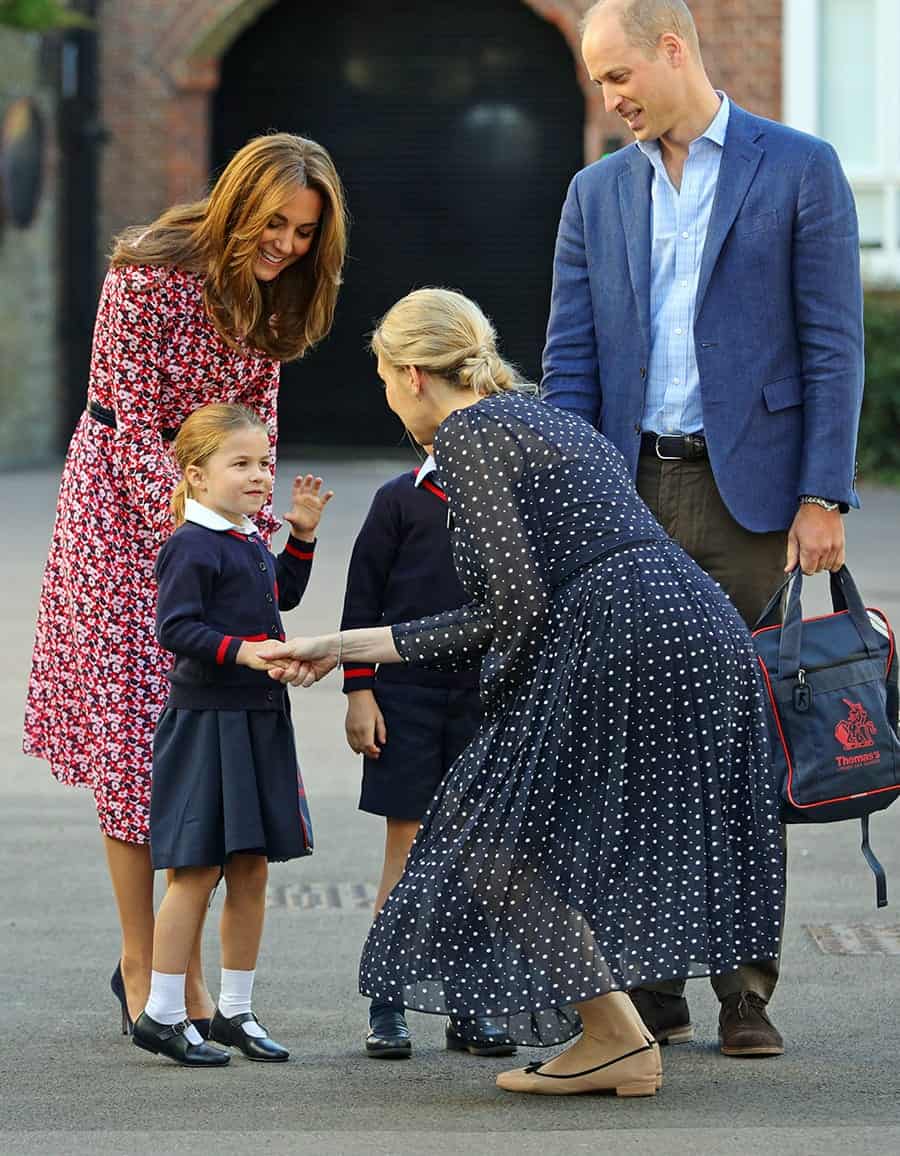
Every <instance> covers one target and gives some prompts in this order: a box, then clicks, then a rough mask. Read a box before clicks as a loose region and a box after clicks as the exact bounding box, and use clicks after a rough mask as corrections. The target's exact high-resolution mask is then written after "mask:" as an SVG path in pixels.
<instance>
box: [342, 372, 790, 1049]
mask: <svg viewBox="0 0 900 1156" xmlns="http://www.w3.org/2000/svg"><path fill="white" fill-rule="evenodd" d="M435 449H436V456H437V460H438V467H439V469H440V473H441V478H442V481H443V482H444V484H445V486H446V489H447V492H448V495H449V497H450V502H451V509H452V511H453V517H454V551H455V557H456V563H457V568H458V569H459V571H460V576H461V578H462V580H463V583H464V585H465V586H466V589H467V590H468V591H469V592H470V594H471V595H472V597H473V601H472V602H471V603H469V604H468V605H467V606H466V607H464V608H463V609H462V610H458V611H453V612H451V613H449V614H443V615H437V616H434V617H431V618H427V619H421V620H419V621H418V622H414V623H405V624H403V625H401V626H397V627H395V629H394V637H395V641H396V644H397V647H398V649H399V650H400V652H401V654H402V655H403V657H404V658H405V659H407V660H409V661H416V662H424V663H436V664H442V665H446V664H448V663H449V662H451V661H457V662H459V663H460V664H463V665H464V664H466V663H467V662H469V661H471V659H472V658H473V657H477V656H482V655H483V656H484V665H483V675H482V687H483V693H484V697H485V702H486V707H487V714H486V720H485V723H484V725H483V726H482V728H481V730H480V731H479V734H478V736H477V737H476V739H475V740H474V742H473V743H472V744H471V746H469V747H468V748H467V750H466V751H464V752H463V754H462V755H461V756H460V758H459V759H458V760H457V762H456V763H455V764H454V767H453V769H452V770H451V772H450V774H449V775H448V776H447V778H446V779H445V781H444V784H443V785H442V787H441V789H440V791H439V793H438V795H437V796H436V797H435V799H434V800H433V802H432V804H431V807H430V809H429V812H428V814H427V816H426V818H425V820H424V823H423V826H422V830H421V831H420V833H419V836H418V838H417V840H416V843H415V846H414V847H413V851H412V854H411V856H410V859H409V863H408V865H407V870H406V873H405V875H404V877H403V879H402V880H401V881H400V883H399V884H398V885H397V887H396V888H395V889H394V891H393V893H392V894H391V897H390V899H389V900H388V903H387V905H386V906H385V908H384V911H383V912H382V913H381V915H380V916H379V917H378V919H377V920H376V922H375V924H374V926H373V928H372V931H371V933H370V936H369V939H368V941H367V943H366V946H365V949H364V952H363V957H362V962H361V965H360V988H361V990H362V991H363V992H364V993H365V994H367V995H371V996H374V997H376V998H378V999H392V1000H398V1001H401V1002H404V1003H406V1004H407V1006H409V1007H412V1008H415V1009H417V1010H421V1011H426V1012H435V1013H449V1014H452V1015H456V1016H472V1015H489V1016H492V1017H494V1018H495V1019H497V1020H498V1021H500V1022H501V1023H504V1024H505V1025H506V1028H507V1032H508V1034H509V1038H510V1039H511V1040H513V1041H514V1042H516V1043H519V1044H524V1045H548V1044H556V1043H561V1042H563V1041H565V1040H567V1039H569V1038H570V1037H571V1036H572V1035H574V1034H575V1033H576V1032H577V1031H578V1030H580V1025H579V1021H578V1016H577V1014H576V1013H575V1011H574V1009H573V1008H572V1006H571V1005H572V1004H574V1003H577V1002H579V1001H581V1000H585V999H589V998H591V997H592V996H594V995H599V994H602V993H604V992H607V991H610V990H616V989H620V988H630V987H634V986H638V985H640V984H641V983H651V982H654V981H658V980H661V979H668V978H673V977H677V976H696V975H704V974H709V973H711V972H712V973H716V974H718V973H722V972H727V971H730V970H733V969H734V968H735V967H737V966H738V965H739V964H740V963H742V962H744V961H747V960H751V959H765V958H771V957H774V956H775V954H776V953H777V945H778V931H779V922H780V914H781V903H782V860H781V848H780V842H779V832H778V823H777V817H776V815H777V806H776V799H775V789H774V783H773V779H772V773H771V768H770V763H769V758H768V746H767V738H766V730H765V717H764V714H763V704H762V697H761V690H760V685H759V682H758V678H757V673H756V663H755V657H754V652H753V647H752V643H751V641H750V638H749V635H748V633H747V630H746V628H745V627H744V625H743V623H742V622H741V620H740V618H739V617H738V615H737V613H736V611H735V610H734V608H733V607H732V605H731V603H730V602H729V601H728V599H727V598H726V597H725V595H724V594H723V593H722V591H721V590H720V588H719V587H718V586H717V585H716V584H715V582H713V581H712V579H710V578H709V577H708V576H707V575H706V574H705V573H704V572H703V571H702V570H700V568H699V567H698V566H697V565H696V564H695V563H694V562H693V561H692V560H691V559H690V558H689V557H688V556H687V555H686V554H685V553H684V552H683V551H682V550H681V549H680V548H679V547H678V546H676V545H675V544H674V543H672V542H670V541H669V540H668V539H667V538H666V537H665V535H664V534H663V532H662V530H661V529H660V527H659V525H658V523H656V521H655V520H654V519H653V517H652V515H651V514H650V513H649V511H648V510H647V508H646V507H645V506H644V505H643V503H642V502H641V501H640V499H639V498H638V496H637V494H636V492H635V490H634V487H633V485H632V483H631V480H630V478H629V477H628V475H627V472H626V469H625V466H624V462H623V460H622V458H621V456H620V455H619V454H618V452H617V451H616V450H615V449H614V448H613V447H612V446H611V445H610V443H609V442H607V441H606V439H604V438H603V437H601V436H600V435H599V434H597V433H596V432H595V431H594V430H592V429H591V427H590V426H588V425H587V423H585V422H583V421H582V420H581V419H580V418H577V417H575V416H573V415H571V414H567V413H564V412H563V411H560V410H557V409H552V408H550V407H545V406H543V405H542V404H541V403H540V402H538V401H536V400H533V399H531V398H528V397H523V396H521V395H503V396H499V397H492V398H487V399H485V400H483V401H481V402H479V403H478V404H477V405H475V406H472V407H470V408H468V409H466V410H463V411H458V412H457V413H455V414H453V415H452V416H451V417H450V418H448V419H447V420H446V421H445V422H444V423H443V424H442V426H441V427H440V430H439V431H438V435H437V437H436V443H435ZM591 559H593V560H591Z"/></svg>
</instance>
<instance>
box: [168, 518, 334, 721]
mask: <svg viewBox="0 0 900 1156" xmlns="http://www.w3.org/2000/svg"><path fill="white" fill-rule="evenodd" d="M314 548H315V542H304V541H301V540H300V539H299V538H294V537H290V538H288V541H287V544H286V545H285V548H284V550H282V552H281V553H280V554H279V555H278V557H277V558H276V557H275V556H274V555H273V554H272V553H271V552H270V551H269V550H268V549H267V548H266V546H265V545H264V544H263V542H262V541H261V539H260V537H259V535H258V534H242V533H240V532H239V531H238V530H213V529H208V528H207V527H206V526H201V525H198V524H197V523H194V522H185V523H184V524H183V525H181V526H179V527H178V529H177V530H176V531H175V533H174V534H173V535H172V536H171V538H169V539H168V541H167V542H166V543H165V544H164V545H163V547H162V549H161V550H160V552H159V555H158V557H157V559H156V581H157V583H158V586H159V591H158V596H157V603H156V637H157V639H158V640H159V644H160V646H162V647H164V649H166V650H170V651H172V653H173V654H174V655H175V662H174V665H173V666H172V670H171V672H170V673H169V682H170V688H169V698H168V701H167V703H166V705H167V706H168V707H173V708H179V709H182V710H280V709H282V708H283V707H284V704H285V698H286V694H287V689H286V687H284V686H282V685H280V684H279V683H277V682H275V681H274V680H273V679H271V678H270V677H269V675H268V674H267V673H266V672H265V671H264V670H251V669H250V667H248V666H238V665H237V663H236V662H235V658H236V657H237V652H238V650H239V649H240V646H241V643H242V642H263V641H264V640H265V639H267V638H274V639H282V640H283V639H284V627H283V626H282V624H281V615H280V614H279V612H278V611H279V608H280V609H281V610H290V609H292V608H293V607H294V606H296V605H297V603H298V602H299V601H300V599H301V597H302V595H303V591H304V590H305V589H306V584H307V582H308V581H309V574H310V570H311V569H312V559H313V552H314Z"/></svg>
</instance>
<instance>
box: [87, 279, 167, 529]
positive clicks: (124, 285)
mask: <svg viewBox="0 0 900 1156" xmlns="http://www.w3.org/2000/svg"><path fill="white" fill-rule="evenodd" d="M166 276H167V271H166V270H164V269H146V268H135V267H132V266H123V267H122V268H119V269H112V270H110V272H109V273H108V274H107V276H106V281H105V283H104V286H103V294H102V296H101V300H100V308H99V310H98V313H97V329H98V330H99V331H100V332H99V333H98V334H97V335H95V339H94V345H95V349H101V350H102V351H103V352H102V354H101V355H100V356H101V357H102V360H103V364H102V365H97V364H96V363H95V365H94V366H93V367H92V370H93V373H94V374H95V375H97V376H101V375H102V376H105V377H106V379H107V381H108V385H109V392H110V396H111V398H112V402H113V407H114V409H115V412H116V423H117V428H116V436H115V441H114V446H115V450H114V454H115V457H116V458H117V459H118V462H119V464H120V466H121V471H122V477H123V479H124V482H125V485H126V486H127V488H128V492H129V495H130V498H131V502H132V504H133V506H134V508H135V509H136V510H137V511H138V513H139V515H140V517H141V520H142V521H143V523H144V525H145V526H146V527H147V528H148V529H149V530H150V531H151V533H152V534H153V536H154V538H155V540H156V542H157V544H158V545H161V544H162V543H163V542H164V541H165V540H166V539H167V538H168V536H169V535H170V534H171V532H172V530H173V528H174V527H173V523H172V515H171V513H170V512H169V499H170V497H171V494H172V490H173V489H174V488H175V485H176V484H177V482H178V470H177V468H176V466H175V462H174V459H173V458H172V456H171V454H170V453H169V450H168V449H167V447H166V444H165V442H164V441H163V439H162V430H161V427H162V424H163V423H162V421H161V420H160V394H161V388H162V385H161V379H162V374H161V372H160V359H161V354H162V349H163V344H164V341H165V332H164V329H165V326H164V322H165V308H166V306H165V281H166Z"/></svg>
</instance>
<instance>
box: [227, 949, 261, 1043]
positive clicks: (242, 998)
mask: <svg viewBox="0 0 900 1156" xmlns="http://www.w3.org/2000/svg"><path fill="white" fill-rule="evenodd" d="M255 978H256V971H233V970H229V968H227V967H223V968H222V989H221V991H220V992H219V1011H220V1012H221V1013H222V1015H223V1016H224V1017H225V1018H226V1019H227V1020H229V1019H231V1017H232V1016H239V1015H241V1014H242V1013H243V1012H248V1011H252V1010H253V1009H252V1006H251V996H252V995H253V981H254V979H255ZM241 1029H242V1030H243V1031H244V1033H245V1034H246V1035H248V1036H253V1037H255V1038H256V1039H262V1038H264V1036H265V1034H266V1033H265V1032H264V1031H263V1030H262V1028H261V1027H260V1026H259V1024H255V1023H254V1022H253V1021H252V1020H250V1021H249V1022H247V1023H245V1024H241Z"/></svg>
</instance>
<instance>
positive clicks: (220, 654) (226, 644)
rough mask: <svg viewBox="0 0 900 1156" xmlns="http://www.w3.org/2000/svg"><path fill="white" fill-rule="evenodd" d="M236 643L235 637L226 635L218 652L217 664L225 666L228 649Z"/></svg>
mask: <svg viewBox="0 0 900 1156" xmlns="http://www.w3.org/2000/svg"><path fill="white" fill-rule="evenodd" d="M232 642H234V637H233V635H231V634H226V635H225V636H224V637H223V638H222V641H221V642H220V643H219V649H218V650H217V651H216V663H217V665H218V666H224V665H225V655H226V654H227V652H228V647H229V646H230V645H231V644H232Z"/></svg>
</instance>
